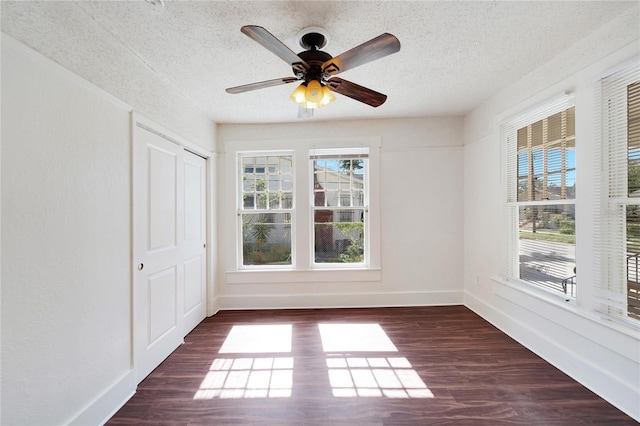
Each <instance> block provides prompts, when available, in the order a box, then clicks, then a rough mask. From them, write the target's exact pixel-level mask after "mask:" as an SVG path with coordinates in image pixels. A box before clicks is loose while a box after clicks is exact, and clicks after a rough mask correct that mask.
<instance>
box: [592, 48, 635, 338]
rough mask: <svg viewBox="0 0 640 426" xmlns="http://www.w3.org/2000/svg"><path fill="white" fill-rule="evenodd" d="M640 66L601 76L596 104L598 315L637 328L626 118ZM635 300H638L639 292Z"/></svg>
mask: <svg viewBox="0 0 640 426" xmlns="http://www.w3.org/2000/svg"><path fill="white" fill-rule="evenodd" d="M639 65H640V58H636V59H634V60H632V61H630V62H629V63H628V64H623V65H622V66H620V67H618V68H617V69H616V70H614V71H611V72H610V73H607V74H606V75H604V76H602V77H601V78H600V81H599V83H598V96H597V105H596V115H597V121H596V122H597V123H598V126H597V130H598V131H599V133H600V138H601V140H600V149H601V154H602V155H601V157H602V159H601V160H600V164H599V165H600V166H601V169H602V172H601V173H602V176H601V177H600V180H601V191H600V203H601V204H600V206H599V210H600V213H599V216H600V217H599V219H600V220H599V222H600V223H599V225H600V232H599V235H598V239H597V241H596V253H597V254H598V255H599V261H600V268H599V270H598V271H597V274H596V278H595V288H594V290H595V292H594V296H595V310H596V311H597V312H599V313H600V314H601V315H603V316H605V317H607V318H609V319H613V320H615V321H617V322H620V323H622V324H623V325H626V326H631V327H632V328H635V329H640V319H639V318H638V314H637V313H634V314H632V315H630V313H629V303H630V301H629V298H630V297H629V293H630V291H629V287H628V284H629V282H630V280H629V264H628V260H629V257H628V256H629V249H628V244H629V242H630V241H629V238H628V235H627V233H628V216H627V210H628V207H629V206H634V207H640V197H633V196H630V195H629V187H628V184H629V150H630V148H629V145H628V144H629V140H628V136H629V135H628V130H629V129H628V126H629V116H628V115H627V114H628V112H629V111H628V101H629V99H628V87H630V86H632V85H634V84H638V83H640V71H638V66H639ZM636 90H637V89H636ZM636 102H637V99H636ZM621 112H623V113H624V116H623V115H622V114H620V115H613V114H618V113H621ZM636 113H637V111H636ZM612 123H613V124H612ZM621 135H623V136H622V137H621ZM636 160H637V159H636ZM636 282H637V279H636ZM633 299H635V300H637V293H636V294H634V297H633Z"/></svg>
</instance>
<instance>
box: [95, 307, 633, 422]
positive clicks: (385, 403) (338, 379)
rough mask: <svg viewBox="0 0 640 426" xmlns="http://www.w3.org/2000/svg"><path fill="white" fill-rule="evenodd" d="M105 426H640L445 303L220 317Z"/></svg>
mask: <svg viewBox="0 0 640 426" xmlns="http://www.w3.org/2000/svg"><path fill="white" fill-rule="evenodd" d="M319 324H322V326H319ZM321 330H322V334H321ZM289 334H290V335H291V338H289ZM227 337H229V339H227ZM223 345H224V346H223ZM323 345H324V346H323ZM289 346H290V348H289ZM221 348H223V350H222V353H220V350H221ZM355 349H358V350H355ZM325 350H327V351H326V352H325ZM272 351H275V352H272ZM107 424H109V425H132V424H135V425H258V424H260V425H332V426H333V425H349V426H355V425H456V426H463V425H545V426H547V425H571V426H576V425H636V424H637V423H636V422H635V421H634V420H633V419H631V418H630V417H628V416H626V415H625V414H624V413H622V412H621V411H619V410H617V409H616V408H615V407H613V406H612V405H610V404H609V403H607V402H606V401H604V400H603V399H601V398H599V397H598V396H596V395H595V394H593V393H592V392H591V391H589V390H587V389H586V388H585V387H583V386H582V385H580V384H578V383H577V382H575V381H574V380H572V379H571V378H569V377H568V376H566V375H565V374H564V373H562V372H561V371H559V370H557V369H556V368H555V367H553V366H551V365H550V364H548V363H547V362H545V361H544V360H542V359H541V358H540V357H538V356H536V355H535V354H533V353H532V352H530V351H529V350H527V349H526V348H524V347H523V346H521V345H520V344H518V343H517V342H515V341H514V340H512V339H511V338H509V337H508V336H506V335H505V334H503V333H502V332H500V331H499V330H497V329H496V328H494V327H493V326H492V325H490V324H489V323H487V322H486V321H485V320H483V319H482V318H480V317H479V316H477V315H476V314H475V313H473V312H472V311H470V310H469V309H467V308H465V307H463V306H445V307H408V308H374V309H317V310H315V309H309V310H277V311H222V312H219V313H218V314H216V315H215V316H213V317H211V318H208V319H206V320H205V321H203V322H202V323H201V324H200V325H199V326H198V327H196V328H195V329H194V331H192V332H191V333H190V334H189V335H188V336H187V337H186V338H185V344H184V345H182V346H180V347H179V348H178V349H176V351H175V352H174V353H173V354H172V355H171V356H170V357H169V358H167V359H166V360H165V361H164V362H163V363H162V364H161V365H160V366H159V367H158V368H156V370H155V371H153V372H152V373H151V374H150V375H149V376H148V377H147V378H146V379H145V380H144V381H143V382H141V383H140V385H139V386H138V390H137V392H136V394H135V395H134V396H133V398H132V399H131V400H130V401H129V402H128V403H127V404H126V405H125V406H124V407H123V408H122V409H121V410H120V411H118V412H117V413H116V414H115V416H113V418H112V419H111V420H110V421H109V422H108V423H107Z"/></svg>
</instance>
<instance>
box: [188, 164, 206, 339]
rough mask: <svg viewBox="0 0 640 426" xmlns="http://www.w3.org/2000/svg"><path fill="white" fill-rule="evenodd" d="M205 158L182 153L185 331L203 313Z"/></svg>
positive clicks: (192, 326) (204, 308) (189, 328)
mask: <svg viewBox="0 0 640 426" xmlns="http://www.w3.org/2000/svg"><path fill="white" fill-rule="evenodd" d="M206 171H207V169H206V161H205V159H204V158H201V157H198V156H197V155H194V154H192V153H190V152H187V151H185V153H184V226H183V229H184V267H185V272H184V273H185V281H184V310H183V312H184V329H183V330H184V334H183V335H185V336H186V335H187V334H188V333H189V332H190V331H191V330H192V329H193V328H194V327H195V326H196V325H198V324H199V323H200V322H201V321H202V320H203V319H204V318H205V316H206V305H207V304H206V303H205V298H206V280H207V269H206V261H205V259H206V252H207V250H206V247H205V242H206V193H205V188H206V176H207V173H206Z"/></svg>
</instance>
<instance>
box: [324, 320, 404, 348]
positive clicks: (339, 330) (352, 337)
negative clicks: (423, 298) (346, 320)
mask: <svg viewBox="0 0 640 426" xmlns="http://www.w3.org/2000/svg"><path fill="white" fill-rule="evenodd" d="M318 328H319V329H320V336H321V338H322V350H323V351H325V352H397V351H398V349H397V348H396V347H395V345H394V344H393V343H392V342H391V340H390V339H389V337H388V336H387V333H385V332H384V330H383V329H382V327H380V324H318Z"/></svg>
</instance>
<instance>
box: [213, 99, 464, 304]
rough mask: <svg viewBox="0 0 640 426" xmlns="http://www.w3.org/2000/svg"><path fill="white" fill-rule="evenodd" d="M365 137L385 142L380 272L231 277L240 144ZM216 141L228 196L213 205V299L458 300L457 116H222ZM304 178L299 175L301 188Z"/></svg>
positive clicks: (221, 181) (459, 183)
mask: <svg viewBox="0 0 640 426" xmlns="http://www.w3.org/2000/svg"><path fill="white" fill-rule="evenodd" d="M319 113H321V111H320V112H319ZM367 137H373V138H379V139H380V140H381V141H382V148H381V151H380V187H381V190H380V194H381V195H380V197H381V198H380V203H381V206H382V207H381V211H380V221H381V227H380V234H381V273H379V274H378V276H375V274H373V278H366V279H364V280H363V281H352V280H350V279H348V278H347V277H348V275H349V274H348V273H346V272H337V273H319V272H318V273H317V274H316V277H313V276H312V278H309V277H308V276H305V278H304V280H302V279H301V280H298V279H297V277H298V276H299V274H296V273H294V272H291V273H289V274H286V273H284V274H281V275H279V277H280V278H282V280H281V282H274V281H278V280H277V279H276V280H274V279H271V278H269V276H268V274H259V275H258V276H257V277H256V278H255V279H253V280H252V281H253V282H251V283H237V282H235V281H237V275H238V274H233V273H232V272H233V271H234V270H235V253H236V244H235V229H236V225H235V220H236V215H235V211H236V207H235V202H234V182H233V181H232V179H233V176H234V173H235V171H234V170H229V169H230V168H233V164H234V160H233V158H235V152H236V150H237V149H238V146H240V145H242V146H246V145H247V142H248V143H251V141H254V142H256V141H258V142H260V141H265V142H264V143H258V144H257V145H256V144H255V143H254V146H263V147H264V149H271V148H272V147H273V146H274V142H273V141H277V143H281V142H282V141H284V143H285V144H287V143H288V144H290V145H295V144H296V141H298V143H302V142H301V141H308V140H318V139H323V138H324V139H325V140H332V139H349V138H367ZM217 141H218V146H219V150H220V161H219V163H218V181H219V187H218V191H219V193H220V194H224V199H225V202H221V203H220V205H219V208H220V210H219V212H218V213H219V221H220V222H219V229H220V236H219V238H220V239H219V254H220V255H219V256H218V270H219V271H220V273H219V275H218V287H217V295H218V298H217V305H218V307H219V308H221V309H229V308H289V307H339V306H390V305H442V304H461V303H462V285H461V283H462V269H461V267H462V254H463V245H462V236H463V226H462V225H463V222H462V190H463V188H462V160H463V150H462V145H461V144H462V119H461V118H459V117H441V118H414V119H389V120H375V121H373V120H368V121H367V120H364V121H363V120H360V121H338V122H331V123H329V122H318V121H312V120H309V121H305V122H301V123H299V124H298V123H295V124H281V125H275V124H273V125H230V124H228V125H218V135H217ZM266 141H271V142H266ZM304 185H305V183H298V187H301V186H302V187H303V188H304ZM240 274H242V273H240ZM232 278H233V279H232ZM240 280H241V279H240ZM230 281H233V282H230ZM303 281H304V282H303Z"/></svg>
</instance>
